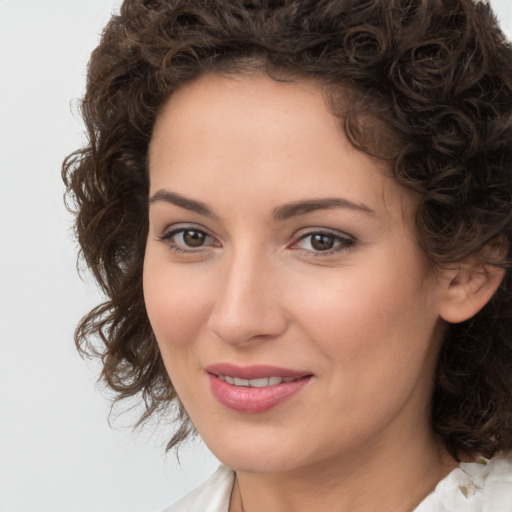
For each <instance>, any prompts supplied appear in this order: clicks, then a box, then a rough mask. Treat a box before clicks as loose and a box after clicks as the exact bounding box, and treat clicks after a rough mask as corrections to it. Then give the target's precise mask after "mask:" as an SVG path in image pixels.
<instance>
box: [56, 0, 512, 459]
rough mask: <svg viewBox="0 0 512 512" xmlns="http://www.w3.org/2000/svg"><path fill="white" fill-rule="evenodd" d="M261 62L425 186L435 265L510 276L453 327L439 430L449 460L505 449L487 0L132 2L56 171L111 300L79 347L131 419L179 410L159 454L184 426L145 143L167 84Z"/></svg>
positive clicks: (506, 135)
mask: <svg viewBox="0 0 512 512" xmlns="http://www.w3.org/2000/svg"><path fill="white" fill-rule="evenodd" d="M254 69H256V70H258V71H260V72H265V73H267V74H269V75H270V76H271V77H273V78H275V79H278V80H281V79H286V80H294V79H301V78H309V79H314V80H317V81H319V82H320V83H322V84H324V85H327V86H328V87H327V90H330V91H331V92H332V94H331V97H330V104H331V106H332V109H333V113H336V114H337V115H340V118H341V119H342V122H343V125H344V129H345V131H346V133H347V134H348V136H349V138H350V139H351V141H352V143H353V144H354V145H356V146H357V147H358V148H360V149H362V150H364V151H366V152H368V153H371V154H373V155H376V156H377V157H379V158H385V159H386V160H387V161H388V162H390V167H391V168H392V170H393V173H394V176H395V178H396V180H397V181H398V182H399V183H401V184H403V185H405V186H407V187H409V188H412V189H414V190H415V191H417V192H418V193H419V194H420V197H421V199H420V204H419V208H418V212H417V217H416V227H417V231H418V233H419V240H420V243H421V245H422V247H423V249H424V250H425V252H426V253H427V254H428V256H429V257H430V259H431V261H432V262H433V264H434V265H435V266H443V265H447V264H453V263H457V262H461V261H463V260H464V259H466V258H468V257H475V256H478V257H480V258H481V259H482V262H483V263H484V264H490V265H499V266H501V267H502V268H505V270H507V272H506V273H505V277H504V280H503V282H502V284H501V286H500V288H499V290H498V291H497V293H496V294H495V295H494V296H493V298H492V299H491V300H490V302H489V303H488V304H487V305H486V306H485V307H484V308H483V310H481V311H480V312H479V313H478V314H477V315H476V316H474V317H473V318H471V319H470V320H468V321H466V322H462V323H460V324H453V325H450V326H449V328H448V331H447V333H446V339H445V340H444V343H443V346H442V349H441V353H440V356H439V363H438V367H437V372H436V378H435V387H434V394H433V406H432V407H433V409H432V424H433V429H434V430H435V432H437V433H438V434H439V435H440V436H441V437H442V439H443V440H444V442H445V444H446V446H447V447H448V449H449V450H450V451H451V452H452V453H453V454H454V455H457V454H458V453H461V452H469V453H476V452H478V453H481V454H484V455H486V456H492V455H493V454H494V453H496V452H497V451H501V450H510V449H512V430H511V427H510V426H511V425H512V296H511V291H512V287H511V284H512V282H511V274H510V272H508V270H509V268H510V261H511V252H512V249H511V248H512V48H511V46H510V45H509V43H508V42H507V41H506V39H505V38H504V36H503V34H502V32H501V31H500V29H499V27H498V25H497V21H496V19H495V17H494V15H493V13H492V11H491V8H490V7H489V5H488V4H487V3H486V2H482V1H473V0H238V1H233V0H125V2H124V3H123V5H122V7H121V10H120V13H119V15H115V16H114V17H113V18H112V19H111V21H110V22H109V24H108V25H107V27H106V29H105V31H104V33H103V36H102V39H101V42H100V44H99V46H98V47H97V48H96V50H95V51H94V52H93V54H92V57H91V60H90V63H89V68H88V79H87V90H86V95H85V97H84V99H83V102H82V115H83V118H84V120H85V124H86V127H87V133H88V143H87V145H86V146H85V147H83V148H82V149H80V150H78V151H76V152H75V153H73V154H72V155H70V156H68V157H67V159H66V160H65V162H64V165H63V178H64V181H65V184H66V186H67V191H68V199H69V201H70V204H72V206H71V207H72V208H73V209H74V211H75V212H76V234H77V237H78V240H79V243H80V246H81V254H82V255H83V258H84V259H85V262H86V263H87V265H88V267H89V268H90V269H91V270H92V272H93V274H94V276H95V278H96V279H97V281H98V283H99V285H100V286H101V288H102V290H103V291H104V292H105V294H106V296H107V300H106V302H104V303H103V304H101V305H99V306H98V307H96V308H95V309H93V310H92V311H91V312H89V313H88V314H87V315H86V316H85V317H84V318H83V319H82V321H81V323H80V324H79V326H78V328H77V331H76V343H77V346H78V347H79V348H80V349H81V350H82V351H83V353H86V354H92V355H96V356H100V357H101V359H102V362H103V371H102V374H101V378H102V379H103V380H104V382H105V383H106V384H107V385H108V386H109V387H110V388H111V389H112V390H114V392H115V393H116V397H117V399H118V400H119V399H124V398H128V397H132V396H136V395H139V396H141V398H142V400H143V403H144V405H145V409H144V414H143V416H142V417H141V419H140V422H139V423H142V422H143V421H145V420H146V419H148V418H149V417H150V416H151V415H153V413H155V412H164V411H169V410H173V411H174V412H175V413H176V414H177V420H178V423H177V425H178V429H177V431H176V432H175V434H174V436H173V437H172V439H171V440H170V441H169V444H168V448H170V447H171V446H174V445H176V444H177V443H178V442H179V441H181V440H182V439H184V438H185V437H186V436H187V434H189V433H190V432H191V431H192V430H193V429H192V427H191V425H190V422H189V420H188V417H187V415H186V412H185V411H184V409H183V407H182V406H181V404H180V403H179V400H178V397H177V396H176V393H175V391H174V388H173V386H172V384H171V381H170V379H169V376H168V375H167V372H166V370H165V368H164V365H163V362H162V358H161V356H160V352H159V349H158V346H157V343H156V340H155V337H154V335H153V333H152V329H151V326H150V324H149V321H148V317H147V314H146V310H145V306H144V300H143V292H142V267H143V259H144V250H145V242H146V236H147V229H148V228H147V225H148V218H147V208H148V176H147V157H148V145H149V143H150V140H151V135H152V129H153V125H154V123H155V118H156V116H157V114H158V112H159V110H160V108H161V107H162V105H163V104H164V102H165V101H166V100H167V99H168V98H169V96H170V95H172V94H173V92H174V91H175V90H176V89H177V88H179V87H182V86H183V85H184V84H186V83H188V82H190V81H192V80H194V79H196V78H197V77H199V76H200V75H203V74H205V73H244V72H247V71H250V70H254ZM335 91H343V93H342V94H341V95H340V96H343V95H344V97H345V98H346V94H350V95H351V101H350V109H348V108H347V105H346V103H347V102H345V106H344V107H343V106H342V105H340V102H339V101H337V100H336V92H335ZM340 107H341V109H340ZM367 120H371V122H367ZM377 125H378V126H381V127H382V126H384V127H386V128H387V130H382V129H377V128H375V126H377ZM372 127H373V128H372ZM384 138H386V139H387V140H384ZM390 142H391V143H392V144H390ZM390 148H391V149H390ZM493 244H499V247H500V248H501V249H500V250H499V251H496V250H493V251H488V250H487V251H486V250H485V248H488V247H490V246H492V245H493ZM497 254H499V255H500V257H499V258H497V257H496V255H497ZM98 338H99V340H100V344H99V345H98V343H97V339H98ZM175 407H177V408H175Z"/></svg>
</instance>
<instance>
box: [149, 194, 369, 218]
mask: <svg viewBox="0 0 512 512" xmlns="http://www.w3.org/2000/svg"><path fill="white" fill-rule="evenodd" d="M160 201H163V202H165V203H170V204H173V205H175V206H179V207H180V208H184V209H186V210H190V211H193V212H195V213H198V214H199V215H203V216H205V217H212V218H218V217H217V215H215V214H214V213H213V212H212V210H210V208H209V207H208V206H207V205H206V204H205V203H203V202H201V201H196V200H195V199H189V198H187V197H184V196H182V195H180V194H177V193H176V192H170V191H168V190H164V189H161V190H158V191H157V192H155V194H154V195H153V196H151V198H150V199H149V204H154V203H158V202H160ZM334 208H346V209H349V210H354V211H358V212H362V213H365V214H367V215H375V212H374V211H373V210H372V209H371V208H369V207H368V206H366V205H365V204H363V203H356V202H353V201H349V200H348V199H343V198H339V197H329V198H325V199H308V200H302V201H296V202H293V203H288V204H284V205H282V206H278V207H277V208H275V209H274V211H273V215H272V217H273V219H274V220H276V221H282V220H287V219H289V218H291V217H295V216H297V215H305V214H306V213H309V212H313V211H316V210H331V209H334Z"/></svg>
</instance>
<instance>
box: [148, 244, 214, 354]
mask: <svg viewBox="0 0 512 512" xmlns="http://www.w3.org/2000/svg"><path fill="white" fill-rule="evenodd" d="M143 287H144V301H145V304H146V310H147V314H148V317H149V321H150V323H151V326H152V328H153V331H154V333H155V336H156V339H157V341H158V345H159V347H160V350H161V352H162V356H163V357H164V362H166V364H167V356H168V354H169V353H171V352H174V351H179V350H182V351H183V350H186V349H187V348H189V347H190V345H191V341H193V340H194V339H195V337H196V336H195V334H196V333H197V332H198V331H199V330H200V329H201V328H202V326H203V325H204V324H205V322H206V320H207V318H206V311H207V304H206V301H205V300H201V299H204V298H205V297H206V296H207V290H205V289H204V287H201V289H198V287H197V286H195V281H194V279H191V278H190V276H189V275H188V274H187V273H186V272H183V271H180V269H179V268H176V267H171V266H170V265H169V264H168V262H166V261H161V259H159V258H157V257H155V256H153V254H152V252H151V250H150V249H148V251H147V253H146V258H145V261H144V277H143Z"/></svg>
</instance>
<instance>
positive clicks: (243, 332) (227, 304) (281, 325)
mask: <svg viewBox="0 0 512 512" xmlns="http://www.w3.org/2000/svg"><path fill="white" fill-rule="evenodd" d="M217 279H218V282H219V286H218V293H217V296H216V298H215V301H214V304H213V307H212V310H211V314H210V318H209V321H208V327H209V329H210V330H211V331H212V332H213V333H214V334H215V335H216V336H218V337H219V338H220V339H222V340H223V341H224V342H226V343H229V344H231V345H238V346H244V345H246V344H248V342H255V341H256V340H260V341H262V340H267V339H272V338H276V337H278V336H279V335H281V334H282V333H283V332H284V331H285V330H286V327H287V317H286V314H285V312H284V309H283V308H282V304H281V298H282V294H281V293H280V289H279V287H278V283H277V281H278V280H279V279H278V269H276V268H274V265H272V263H271V262H269V261H268V260H267V259H265V258H264V257H262V256H261V254H259V255H258V254H257V253H256V254H245V255H243V254H239V255H238V256H236V257H235V256H233V258H232V259H231V261H229V262H228V263H226V267H225V269H224V271H223V272H221V273H219V275H218V276H217ZM251 346H252V343H251Z"/></svg>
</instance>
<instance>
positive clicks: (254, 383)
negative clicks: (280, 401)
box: [218, 375, 297, 388]
mask: <svg viewBox="0 0 512 512" xmlns="http://www.w3.org/2000/svg"><path fill="white" fill-rule="evenodd" d="M218 377H219V379H220V380H223V381H224V382H227V383H228V384H233V385H235V386H243V387H251V388H264V387H266V386H277V385H278V384H281V383H283V382H293V381H294V380H297V378H295V377H262V378H261V379H239V378H238V377H230V376H229V375H218Z"/></svg>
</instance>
